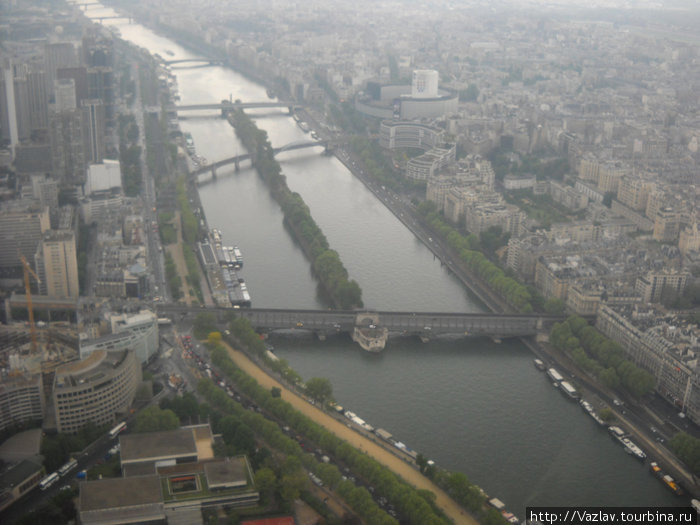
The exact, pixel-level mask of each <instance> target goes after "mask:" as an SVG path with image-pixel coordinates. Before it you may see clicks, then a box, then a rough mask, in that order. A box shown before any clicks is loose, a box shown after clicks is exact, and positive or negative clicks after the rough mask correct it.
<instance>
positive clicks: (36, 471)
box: [0, 457, 45, 512]
mask: <svg viewBox="0 0 700 525" xmlns="http://www.w3.org/2000/svg"><path fill="white" fill-rule="evenodd" d="M44 473H45V471H44V467H43V466H42V465H41V458H40V457H37V458H35V459H34V460H29V459H25V460H23V461H20V462H19V463H17V464H16V465H14V466H12V467H11V468H10V469H8V470H7V471H6V472H3V473H2V474H0V512H2V511H3V510H5V509H6V508H7V507H9V506H10V505H12V504H13V503H14V502H15V501H17V500H18V499H20V498H21V497H22V496H24V495H25V494H27V493H28V492H29V491H31V490H32V489H34V488H35V487H36V486H38V485H39V482H40V481H41V479H42V478H43V477H44Z"/></svg>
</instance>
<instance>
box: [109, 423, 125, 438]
mask: <svg viewBox="0 0 700 525" xmlns="http://www.w3.org/2000/svg"><path fill="white" fill-rule="evenodd" d="M125 428H126V423H124V422H123V421H122V422H121V423H119V424H118V425H117V426H116V427H114V428H113V429H112V430H110V431H109V437H110V438H115V437H117V434H119V433H120V432H121V431H122V430H124V429H125Z"/></svg>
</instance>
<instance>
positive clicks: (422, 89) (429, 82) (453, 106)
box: [355, 70, 459, 120]
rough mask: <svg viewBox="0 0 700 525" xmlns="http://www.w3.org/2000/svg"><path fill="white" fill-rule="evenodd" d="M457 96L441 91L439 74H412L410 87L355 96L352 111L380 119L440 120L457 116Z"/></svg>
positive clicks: (432, 72)
mask: <svg viewBox="0 0 700 525" xmlns="http://www.w3.org/2000/svg"><path fill="white" fill-rule="evenodd" d="M458 107H459V95H458V94H457V93H450V92H447V91H444V90H440V89H439V86H438V73H437V71H432V70H417V71H414V72H413V77H412V82H411V84H410V85H386V86H381V87H380V88H379V89H378V93H374V94H372V95H365V96H362V97H356V99H355V109H357V110H358V111H359V112H361V113H363V114H365V115H369V116H372V117H377V118H381V119H392V118H398V119H402V120H418V119H432V118H441V117H444V116H446V115H452V114H455V113H457V110H458Z"/></svg>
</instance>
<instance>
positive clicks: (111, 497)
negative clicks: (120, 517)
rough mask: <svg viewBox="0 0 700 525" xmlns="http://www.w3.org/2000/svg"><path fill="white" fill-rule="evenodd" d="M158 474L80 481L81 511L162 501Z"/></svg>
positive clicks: (79, 504)
mask: <svg viewBox="0 0 700 525" xmlns="http://www.w3.org/2000/svg"><path fill="white" fill-rule="evenodd" d="M162 502H163V495H162V488H161V483H160V478H159V477H158V476H141V477H133V478H106V479H98V480H96V481H83V482H81V483H80V499H79V503H78V507H79V509H80V511H81V512H88V511H95V510H103V509H114V508H118V507H135V506H137V505H149V504H154V503H162Z"/></svg>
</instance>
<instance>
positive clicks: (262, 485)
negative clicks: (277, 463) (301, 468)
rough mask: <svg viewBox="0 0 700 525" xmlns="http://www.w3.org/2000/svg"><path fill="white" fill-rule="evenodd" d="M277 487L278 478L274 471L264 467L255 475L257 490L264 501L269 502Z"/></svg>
mask: <svg viewBox="0 0 700 525" xmlns="http://www.w3.org/2000/svg"><path fill="white" fill-rule="evenodd" d="M276 487H277V476H275V473H274V472H273V470H272V469H270V468H268V467H263V468H261V469H260V470H258V471H257V472H256V473H255V488H256V489H257V490H258V492H260V494H261V496H262V498H263V500H265V501H267V499H268V498H269V497H270V496H271V495H272V494H273V493H274V492H275V488H276Z"/></svg>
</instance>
